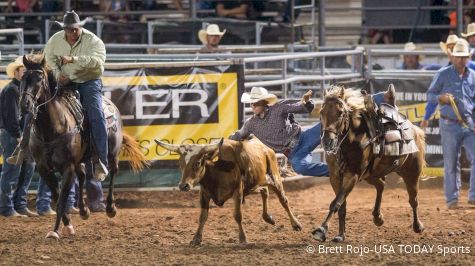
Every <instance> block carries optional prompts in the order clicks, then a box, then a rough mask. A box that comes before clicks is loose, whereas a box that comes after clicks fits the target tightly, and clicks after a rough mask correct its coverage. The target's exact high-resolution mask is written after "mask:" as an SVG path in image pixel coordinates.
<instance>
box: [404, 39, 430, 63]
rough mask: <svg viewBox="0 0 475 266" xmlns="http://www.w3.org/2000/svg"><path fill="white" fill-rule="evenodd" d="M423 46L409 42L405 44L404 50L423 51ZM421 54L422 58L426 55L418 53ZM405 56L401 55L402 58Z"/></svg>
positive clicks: (420, 57)
mask: <svg viewBox="0 0 475 266" xmlns="http://www.w3.org/2000/svg"><path fill="white" fill-rule="evenodd" d="M422 50H424V49H422V47H420V46H417V45H415V44H414V43H413V42H407V43H406V44H404V51H405V52H413V51H422ZM417 56H419V59H422V58H423V57H424V56H422V55H417ZM402 57H404V55H401V58H402Z"/></svg>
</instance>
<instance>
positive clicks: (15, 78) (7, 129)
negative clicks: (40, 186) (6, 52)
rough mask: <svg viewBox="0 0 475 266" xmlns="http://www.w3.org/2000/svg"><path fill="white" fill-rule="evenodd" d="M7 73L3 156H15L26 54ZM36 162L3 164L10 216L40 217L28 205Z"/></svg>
mask: <svg viewBox="0 0 475 266" xmlns="http://www.w3.org/2000/svg"><path fill="white" fill-rule="evenodd" d="M6 72H7V75H8V77H9V78H11V79H12V81H11V82H10V83H8V84H7V86H6V87H5V88H4V89H3V90H2V92H1V94H0V107H1V108H0V142H1V145H2V148H3V158H8V157H9V156H10V155H12V153H13V151H14V150H15V147H16V146H17V144H18V143H19V142H20V139H21V128H22V127H21V121H20V111H19V100H20V80H21V79H22V77H23V74H24V72H25V67H24V66H23V61H22V57H18V58H17V59H16V60H15V61H14V62H11V63H10V64H8V66H7V69H6ZM34 170H35V164H34V163H33V162H32V161H30V160H28V161H25V162H24V163H22V165H21V166H17V165H14V164H10V163H8V162H7V161H4V163H3V169H2V173H1V176H0V214H1V215H3V216H6V217H26V216H30V217H32V216H38V214H36V213H34V212H32V211H30V210H29V209H28V208H27V204H26V203H27V192H28V187H29V186H30V182H31V177H32V176H33V172H34Z"/></svg>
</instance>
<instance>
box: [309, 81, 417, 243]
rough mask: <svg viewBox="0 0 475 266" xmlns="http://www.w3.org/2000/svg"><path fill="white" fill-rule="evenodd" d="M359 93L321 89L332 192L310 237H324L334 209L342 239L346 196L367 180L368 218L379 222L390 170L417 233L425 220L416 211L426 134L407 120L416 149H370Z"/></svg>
mask: <svg viewBox="0 0 475 266" xmlns="http://www.w3.org/2000/svg"><path fill="white" fill-rule="evenodd" d="M365 112H367V110H366V109H365V104H364V99H363V96H362V94H361V93H360V92H359V91H354V90H345V89H344V88H340V87H335V88H333V89H332V90H331V91H329V92H325V99H324V102H323V105H322V110H321V113H320V117H321V123H322V133H323V134H322V136H321V138H322V145H323V148H324V150H325V152H326V160H327V162H328V166H329V169H330V183H331V185H332V188H333V190H334V192H335V194H336V197H335V199H334V200H333V201H332V202H331V204H330V210H329V213H328V215H327V217H326V219H325V221H324V222H323V224H322V225H321V226H320V227H319V228H316V229H315V230H314V231H313V232H312V236H313V238H315V239H317V240H319V241H325V240H326V234H327V232H328V222H329V220H330V218H331V217H332V216H333V214H334V213H336V212H338V218H339V234H338V235H337V236H336V237H335V238H334V239H333V241H335V242H341V241H344V240H345V218H346V198H347V197H348V195H349V194H350V193H351V191H352V190H353V188H354V187H355V185H356V184H357V183H358V182H359V181H361V180H366V181H367V182H368V183H369V184H372V185H374V186H375V188H376V202H375V204H374V209H373V222H374V224H375V225H376V226H381V225H383V223H384V220H383V215H382V214H381V209H380V207H381V197H382V193H383V190H384V185H385V181H384V177H385V176H386V175H387V174H389V173H390V172H396V173H397V174H398V175H400V176H401V177H402V178H403V180H404V182H405V184H406V188H407V192H408V194H409V204H410V205H411V207H412V211H413V216H414V220H413V224H412V227H413V229H414V232H416V233H421V232H422V231H423V230H424V226H423V225H422V223H421V221H419V217H418V213H417V206H418V201H417V193H418V190H419V177H420V175H421V173H422V169H423V168H424V166H425V159H424V156H425V155H424V154H425V151H424V149H425V134H424V132H423V131H422V130H421V129H420V128H418V127H417V126H414V125H412V124H410V125H411V127H412V128H413V130H414V133H415V134H414V135H415V136H414V140H415V142H416V145H417V149H418V151H417V152H414V153H409V154H406V155H401V156H387V155H381V156H379V154H374V153H373V149H372V146H373V145H378V144H376V143H374V142H373V141H371V139H372V138H371V137H370V133H369V129H368V126H367V121H365V118H366V117H367V116H366V115H365Z"/></svg>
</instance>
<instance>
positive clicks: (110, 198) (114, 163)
mask: <svg viewBox="0 0 475 266" xmlns="http://www.w3.org/2000/svg"><path fill="white" fill-rule="evenodd" d="M109 165H110V168H111V169H110V178H111V179H110V183H109V195H107V206H106V213H107V216H109V217H110V218H112V217H115V216H116V214H117V208H116V207H115V203H114V179H115V176H116V175H117V171H118V170H119V165H118V158H115V157H114V158H109Z"/></svg>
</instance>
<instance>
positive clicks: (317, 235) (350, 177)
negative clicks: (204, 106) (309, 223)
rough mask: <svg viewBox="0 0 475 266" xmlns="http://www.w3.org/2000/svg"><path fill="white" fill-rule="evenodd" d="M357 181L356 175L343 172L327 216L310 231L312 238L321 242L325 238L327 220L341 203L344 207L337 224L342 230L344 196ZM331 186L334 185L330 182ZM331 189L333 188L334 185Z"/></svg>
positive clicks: (344, 212) (342, 230) (343, 225)
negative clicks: (318, 225) (319, 224)
mask: <svg viewBox="0 0 475 266" xmlns="http://www.w3.org/2000/svg"><path fill="white" fill-rule="evenodd" d="M336 178H337V177H331V179H336ZM357 181H358V176H357V175H354V174H351V173H348V174H346V173H345V174H344V177H343V182H342V183H341V185H340V189H337V190H336V191H335V192H336V197H335V199H334V200H333V201H332V202H331V204H330V208H329V212H328V214H327V217H326V218H325V220H324V221H323V223H322V225H321V226H320V227H319V228H316V229H315V230H313V232H312V236H313V238H314V239H316V240H318V241H322V242H323V241H325V240H326V239H327V232H328V222H329V221H330V219H331V218H332V216H333V214H335V213H336V212H338V211H339V210H340V208H341V207H342V206H343V205H344V209H343V210H342V212H341V215H340V218H341V220H342V221H340V223H339V225H340V233H341V232H344V228H345V219H346V197H348V195H349V194H350V192H351V191H352V190H353V188H354V187H355V185H356V183H357ZM334 183H338V182H334ZM332 186H334V185H333V184H332ZM333 189H334V190H335V187H334V188H333ZM343 239H344V237H343ZM343 239H342V240H343ZM335 241H338V239H335Z"/></svg>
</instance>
